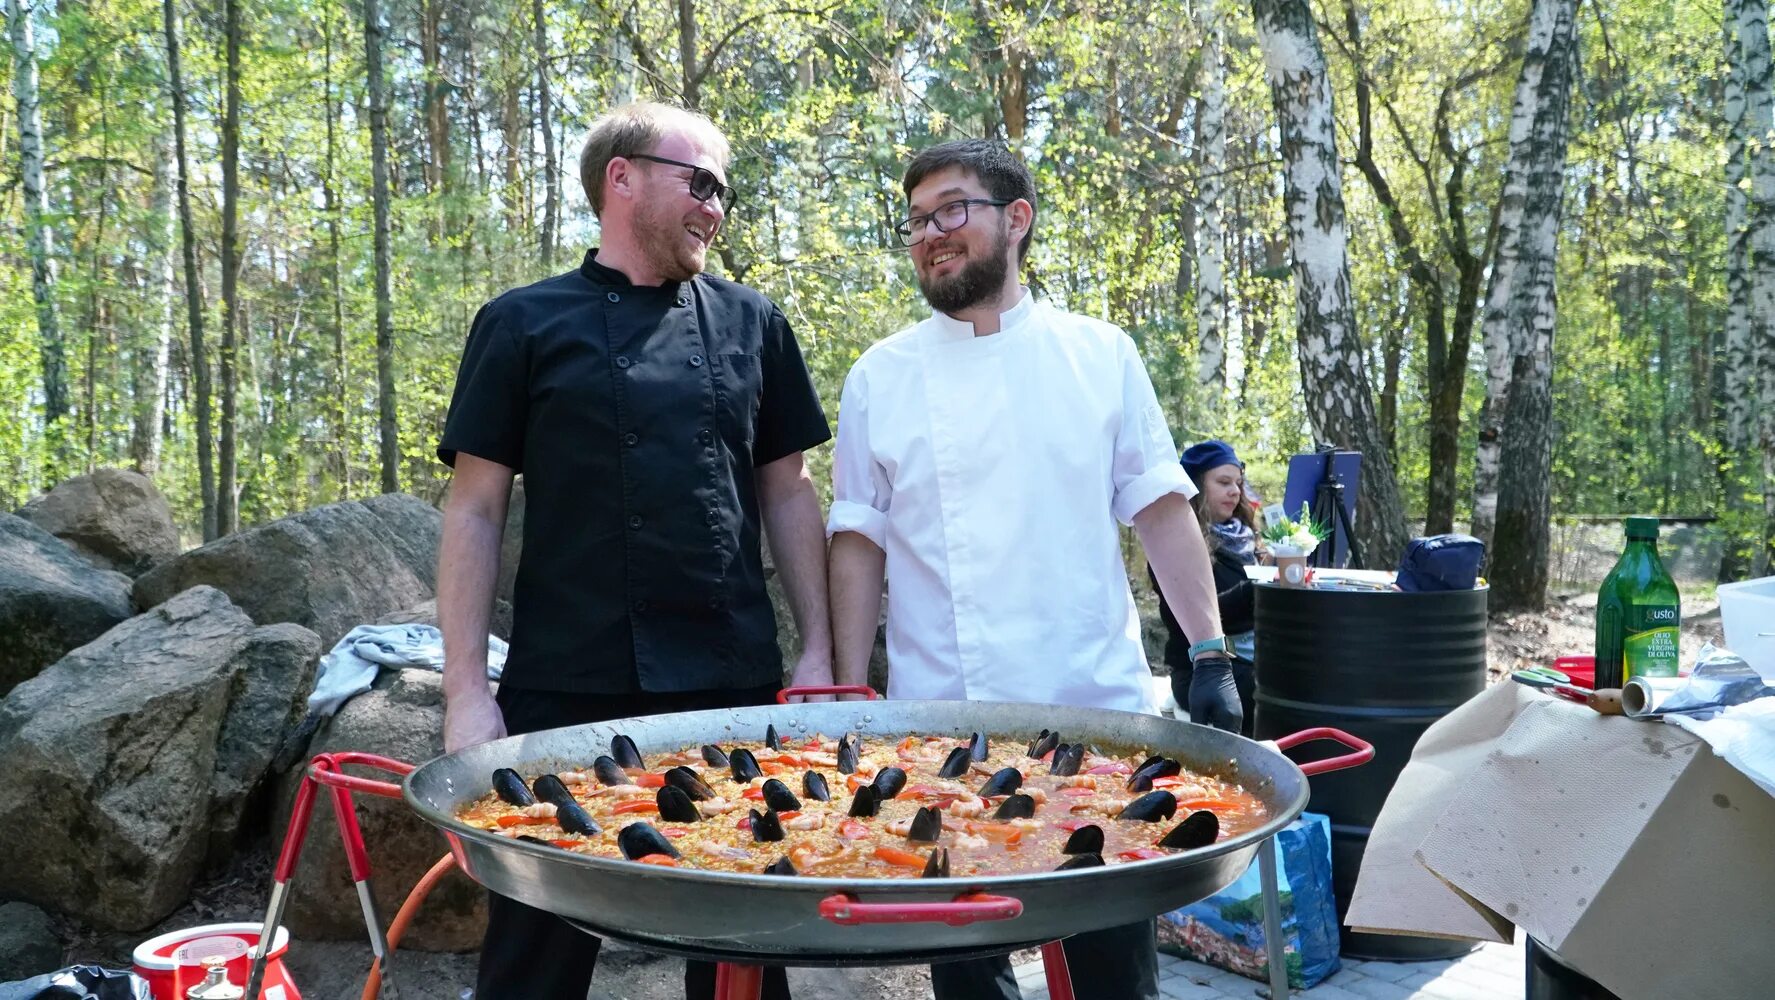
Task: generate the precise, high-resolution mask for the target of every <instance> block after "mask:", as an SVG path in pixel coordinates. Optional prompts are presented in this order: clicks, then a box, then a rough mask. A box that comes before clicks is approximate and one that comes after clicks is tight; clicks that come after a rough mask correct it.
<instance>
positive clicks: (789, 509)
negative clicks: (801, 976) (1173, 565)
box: [438, 103, 832, 1000]
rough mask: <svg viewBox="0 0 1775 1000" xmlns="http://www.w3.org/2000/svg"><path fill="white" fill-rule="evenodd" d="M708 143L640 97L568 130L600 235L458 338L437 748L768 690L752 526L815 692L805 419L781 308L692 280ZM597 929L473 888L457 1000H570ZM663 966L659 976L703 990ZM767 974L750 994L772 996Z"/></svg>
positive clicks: (827, 660)
mask: <svg viewBox="0 0 1775 1000" xmlns="http://www.w3.org/2000/svg"><path fill="white" fill-rule="evenodd" d="M727 159H728V144H727V140H726V139H725V138H724V137H723V136H722V135H721V133H720V131H719V130H717V129H716V128H715V126H714V125H713V124H712V123H711V122H710V121H709V120H708V119H707V118H704V117H703V116H701V115H697V114H693V113H690V112H687V111H684V110H681V109H678V108H673V107H670V106H666V105H661V104H653V103H638V104H631V105H627V106H624V107H622V108H619V109H617V110H615V111H613V112H611V113H610V114H608V115H605V116H604V117H603V118H601V119H599V120H598V121H597V122H596V123H594V124H593V126H592V129H591V132H590V134H589V135H588V137H587V139H586V143H585V147H584V149H583V151H582V153H581V154H580V179H581V182H582V183H583V184H584V186H585V191H586V196H587V198H588V199H589V200H590V201H591V204H592V211H593V212H594V213H595V214H596V215H597V216H598V221H599V230H600V233H601V245H600V246H599V247H598V248H597V249H595V250H591V251H589V252H587V254H586V256H585V262H584V263H582V264H581V265H580V266H579V268H578V269H576V270H574V271H571V272H569V273H567V274H563V275H559V276H557V277H554V278H549V279H547V280H545V281H540V282H537V283H536V284H534V285H528V286H525V287H523V288H516V289H512V290H511V291H508V292H506V293H505V294H504V295H501V296H499V297H498V298H496V299H494V300H493V301H492V302H489V303H488V304H487V305H485V306H483V307H482V308H481V311H480V313H479V314H478V315H476V317H475V321H474V326H473V327H472V328H471V330H470V331H469V338H468V345H467V347H466V348H465V349H464V351H463V356H462V365H461V368H460V370H459V371H458V373H457V378H456V390H455V395H454V397H453V398H452V399H451V402H450V413H449V418H448V420H447V421H446V423H445V425H444V434H443V439H442V441H441V442H440V443H439V445H438V457H439V458H440V459H442V460H443V461H444V462H445V463H447V464H449V465H451V466H453V467H454V468H455V481H454V483H453V485H452V487H451V491H450V501H449V504H448V506H447V508H446V510H445V513H444V535H443V544H442V548H441V551H440V554H439V559H438V616H439V619H440V622H441V624H442V627H443V631H444V649H445V665H444V695H445V705H446V711H445V717H444V746H445V749H446V750H447V751H450V752H454V751H456V750H460V749H462V748H464V747H468V746H473V745H474V744H477V743H482V742H485V741H487V740H492V739H497V738H499V737H502V736H505V735H508V734H517V733H525V732H534V731H536V730H540V729H550V728H554V727H558V726H566V725H575V724H579V723H586V722H598V721H603V720H607V719H618V718H626V717H630V716H636V715H651V714H658V713H664V712H684V711H694V710H699V709H711V708H725V707H732V706H738V705H756V704H764V703H767V702H769V701H771V700H772V698H773V696H774V693H775V692H776V691H777V689H778V688H779V687H780V685H781V680H782V661H781V657H780V655H779V653H778V651H777V635H776V619H775V616H774V615H773V613H772V610H771V603H770V599H769V598H768V597H767V596H766V593H765V588H764V566H763V559H762V556H761V553H760V549H759V532H760V530H761V528H762V529H764V530H767V531H768V533H769V536H770V542H771V551H772V554H773V555H774V556H775V559H776V565H777V568H778V570H779V572H781V574H782V578H783V584H784V589H785V590H786V592H787V594H788V597H789V602H790V605H791V608H792V611H793V614H794V617H795V622H796V625H797V626H798V627H799V629H800V632H801V636H802V644H803V649H802V654H801V659H800V661H799V662H798V663H797V664H796V666H795V671H794V676H793V682H794V683H797V684H830V683H832V665H831V633H830V627H829V625H828V621H827V613H826V583H825V568H824V567H825V533H824V516H823V512H822V510H821V508H820V504H819V500H818V498H817V496H816V494H815V492H814V488H813V483H812V481H811V480H810V478H809V477H808V474H807V470H806V467H805V465H804V464H803V461H802V452H803V451H805V450H806V449H808V448H812V447H814V446H816V445H818V444H820V443H822V442H824V441H826V440H827V439H828V438H829V437H830V436H831V433H830V431H829V429H828V428H827V424H826V419H825V415H824V414H823V413H822V412H821V409H820V403H819V399H818V397H817V396H816V395H815V393H814V387H813V383H812V380H811V379H810V378H809V376H808V372H807V367H806V365H805V364H804V363H803V362H802V358H801V352H800V349H799V348H798V347H797V346H796V343H795V337H794V335H793V334H792V333H791V332H790V330H789V324H788V321H787V320H785V319H784V318H783V314H782V312H781V311H780V310H778V309H777V307H776V306H775V305H774V304H772V303H771V301H770V300H769V299H767V298H765V297H764V296H763V295H761V294H759V293H758V292H755V291H753V290H752V289H749V288H746V287H744V286H742V285H738V284H735V283H733V282H731V281H725V280H722V279H719V278H711V277H708V276H706V275H703V274H702V270H703V266H704V263H705V260H706V256H707V254H708V250H709V245H710V244H711V243H713V242H714V240H715V237H716V234H717V233H718V232H719V231H720V229H721V224H722V221H723V219H724V218H725V217H726V214H727V211H728V210H729V209H730V208H732V206H733V200H734V195H735V192H734V190H733V188H731V187H729V186H728V185H727V182H726V166H727ZM519 473H522V474H523V475H524V483H525V498H526V509H525V517H524V550H523V560H522V562H521V563H520V564H519V569H518V577H517V586H516V592H515V594H514V599H513V611H514V618H513V628H512V638H511V653H510V657H509V658H508V659H507V661H506V665H505V673H504V675H503V677H502V679H501V683H500V685H499V694H498V696H497V697H495V696H494V695H493V694H492V693H491V691H490V688H489V686H488V683H487V677H486V649H487V626H488V620H489V616H490V613H491V609H492V605H493V591H494V583H495V580H496V579H497V578H498V574H499V551H500V535H501V532H502V530H503V527H504V524H505V514H506V504H507V502H508V499H509V497H510V494H511V484H512V477H513V476H515V475H517V474H519ZM598 944H599V942H598V939H597V938H594V937H591V936H590V935H587V934H585V933H583V932H581V931H578V930H575V929H573V928H572V927H570V926H568V925H567V924H566V923H564V922H563V921H561V920H560V919H559V918H557V917H555V916H553V915H552V914H549V913H545V912H543V911H541V910H536V909H533V908H531V907H528V906H525V905H523V904H521V903H517V902H514V901H512V900H509V899H505V898H503V897H500V896H497V895H496V896H494V897H492V901H491V906H490V911H489V917H488V923H487V936H486V941H485V944H484V945H483V950H482V952H481V965H480V972H479V976H478V987H477V991H476V995H477V997H478V998H479V1000H505V998H522V1000H542V998H555V997H560V998H571V1000H582V998H584V997H585V995H586V991H587V988H588V986H589V984H590V981H591V977H592V967H593V963H594V962H595V961H596V960H597V955H598ZM713 988H714V967H713V966H711V965H708V964H707V963H696V962H693V963H689V965H688V967H687V969H686V972H685V991H686V994H687V996H690V997H693V998H695V997H705V996H710V995H712V993H713ZM787 995H788V989H787V986H786V985H785V983H784V981H783V977H782V972H781V970H780V969H779V970H775V972H774V973H772V974H771V975H769V976H767V979H766V996H771V997H786V996H787Z"/></svg>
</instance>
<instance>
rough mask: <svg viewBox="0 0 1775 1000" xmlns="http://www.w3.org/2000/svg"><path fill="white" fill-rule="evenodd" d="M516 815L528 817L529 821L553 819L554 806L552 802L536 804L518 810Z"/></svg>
mask: <svg viewBox="0 0 1775 1000" xmlns="http://www.w3.org/2000/svg"><path fill="white" fill-rule="evenodd" d="M517 815H519V816H528V817H530V818H531V819H544V818H553V817H554V815H555V804H554V803H553V802H537V803H534V804H532V805H527V806H525V807H523V808H522V809H519V810H518V812H517Z"/></svg>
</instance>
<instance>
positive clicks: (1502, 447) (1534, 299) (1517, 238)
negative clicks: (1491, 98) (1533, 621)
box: [1474, 0, 1577, 608]
mask: <svg viewBox="0 0 1775 1000" xmlns="http://www.w3.org/2000/svg"><path fill="white" fill-rule="evenodd" d="M1576 7H1577V2H1576V0H1535V4H1534V8H1533V10H1532V11H1531V12H1530V14H1529V30H1528V41H1527V46H1526V49H1525V51H1524V53H1523V59H1522V72H1521V75H1520V76H1518V78H1517V83H1516V97H1515V101H1514V104H1513V105H1512V107H1511V114H1510V160H1509V164H1508V165H1507V166H1506V168H1505V174H1504V191H1503V195H1502V198H1501V205H1500V210H1499V213H1498V232H1499V239H1498V256H1497V261H1496V262H1495V263H1494V264H1493V266H1492V279H1491V288H1490V290H1489V291H1488V292H1487V294H1486V306H1485V319H1484V321H1483V323H1482V326H1481V329H1482V330H1483V331H1484V337H1485V345H1486V361H1487V374H1488V385H1487V393H1486V397H1487V398H1486V402H1485V412H1484V414H1483V416H1482V418H1481V427H1482V430H1481V437H1480V446H1481V449H1482V451H1481V453H1480V463H1481V464H1480V471H1482V472H1484V473H1485V474H1486V477H1487V478H1486V480H1485V482H1483V483H1481V484H1478V485H1477V486H1476V489H1481V488H1484V489H1487V490H1488V492H1489V495H1487V493H1481V494H1480V495H1479V496H1478V497H1476V498H1475V501H1474V522H1475V528H1476V529H1478V528H1479V527H1480V526H1481V523H1480V511H1481V509H1486V510H1488V511H1489V512H1491V513H1492V514H1493V517H1492V518H1491V519H1489V523H1486V524H1485V525H1484V527H1485V528H1486V529H1487V530H1488V531H1489V532H1490V533H1491V534H1492V538H1491V539H1490V540H1489V541H1490V543H1491V560H1490V568H1489V572H1488V573H1487V574H1486V575H1487V577H1488V578H1489V579H1490V580H1491V584H1492V598H1491V599H1492V604H1493V606H1494V607H1504V608H1540V607H1541V606H1542V605H1543V604H1545V603H1546V597H1547V556H1548V542H1549V537H1548V527H1549V522H1550V520H1551V516H1552V501H1551V489H1552V487H1551V482H1550V479H1551V470H1552V463H1553V330H1554V321H1555V316H1556V312H1557V300H1556V298H1555V289H1554V277H1555V274H1554V264H1555V261H1556V257H1557V253H1558V249H1559V220H1560V210H1561V207H1562V203H1563V195H1564V187H1565V157H1566V143H1567V138H1568V131H1569V129H1568V124H1567V118H1568V110H1569V107H1570V100H1571V81H1572V69H1573V66H1574V64H1575V62H1576V58H1577V42H1576V35H1575V24H1576V20H1577V10H1576ZM1488 462H1489V463H1490V464H1489V467H1488V466H1487V463H1488ZM1479 537H1481V538H1484V537H1486V536H1484V535H1480V536H1479Z"/></svg>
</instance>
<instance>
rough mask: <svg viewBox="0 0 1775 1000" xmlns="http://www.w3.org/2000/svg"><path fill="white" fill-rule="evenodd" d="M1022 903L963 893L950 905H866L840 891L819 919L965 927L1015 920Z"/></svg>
mask: <svg viewBox="0 0 1775 1000" xmlns="http://www.w3.org/2000/svg"><path fill="white" fill-rule="evenodd" d="M1022 915H1023V901H1022V900H1021V899H1015V898H1013V897H1011V896H988V895H986V894H984V893H978V892H964V893H962V894H961V895H959V896H957V897H955V899H953V900H951V901H950V902H947V903H864V902H860V901H858V899H857V897H855V896H852V895H851V894H849V893H845V892H840V893H836V894H834V895H831V896H827V897H826V898H825V899H822V900H820V916H821V917H824V918H825V919H827V920H830V921H832V922H833V923H835V924H841V925H843V926H845V927H855V926H856V925H858V924H939V923H940V924H948V925H949V926H951V927H962V926H965V925H967V924H972V923H977V922H979V921H982V920H1015V919H1016V918H1018V917H1020V916H1022Z"/></svg>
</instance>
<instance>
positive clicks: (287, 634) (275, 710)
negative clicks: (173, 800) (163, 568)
mask: <svg viewBox="0 0 1775 1000" xmlns="http://www.w3.org/2000/svg"><path fill="white" fill-rule="evenodd" d="M319 659H320V636H317V635H315V634H314V633H313V632H310V631H309V630H307V629H305V628H303V627H302V626H300V625H296V624H292V623H290V622H281V623H279V624H276V625H266V626H264V627H263V628H258V629H254V630H253V631H252V633H251V634H249V635H248V636H247V640H246V644H245V645H244V646H243V647H242V648H241V651H240V654H239V658H238V661H239V672H238V675H237V677H236V683H235V692H234V697H233V699H232V701H231V702H230V703H229V706H228V714H227V716H226V717H225V718H224V719H223V721H222V731H221V733H220V734H219V735H218V737H217V740H216V771H215V780H214V784H213V786H212V791H211V797H210V802H211V808H210V849H209V856H210V857H211V858H212V859H222V858H226V857H227V856H228V855H229V854H230V853H231V852H232V851H233V849H234V838H235V835H236V834H238V833H239V832H240V827H241V823H242V822H243V821H244V820H245V818H246V816H247V814H248V812H249V810H250V809H251V808H252V807H253V806H254V805H255V803H256V802H259V801H261V799H260V796H259V794H258V793H259V792H261V791H262V790H263V786H264V784H265V780H266V777H267V775H266V771H267V770H268V769H269V767H270V765H271V761H272V757H273V756H274V755H275V754H276V753H277V751H278V749H279V746H280V744H281V743H282V741H283V739H284V737H285V735H286V734H287V733H289V732H290V731H291V730H293V729H294V728H295V726H296V724H297V723H298V722H299V721H300V719H301V717H302V710H303V708H304V706H305V705H306V703H307V700H308V692H309V691H310V690H312V689H313V687H314V672H315V666H316V663H317V662H318V661H319Z"/></svg>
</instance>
